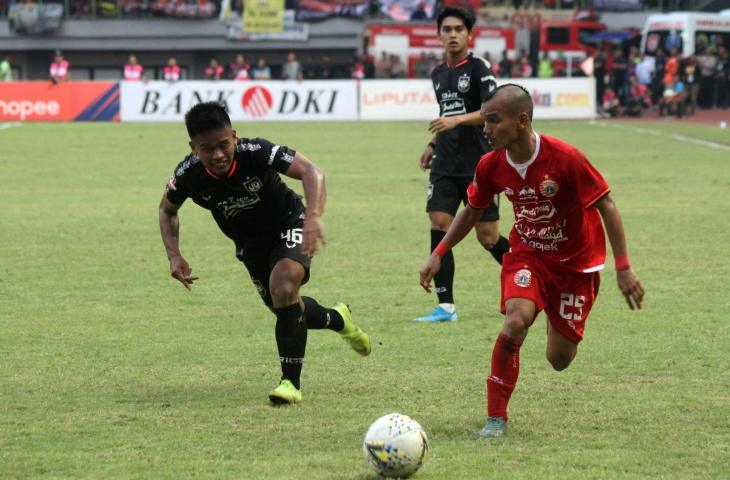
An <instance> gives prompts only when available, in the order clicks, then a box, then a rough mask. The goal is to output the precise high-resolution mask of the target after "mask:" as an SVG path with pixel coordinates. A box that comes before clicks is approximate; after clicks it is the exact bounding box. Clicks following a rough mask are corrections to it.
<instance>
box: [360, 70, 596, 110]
mask: <svg viewBox="0 0 730 480" xmlns="http://www.w3.org/2000/svg"><path fill="white" fill-rule="evenodd" d="M498 83H499V84H500V85H501V84H504V83H517V84H520V85H522V86H523V87H525V88H526V89H527V91H528V92H530V95H532V99H533V101H534V103H535V110H534V118H537V119H561V118H562V119H569V118H570V119H581V118H594V117H595V116H596V93H595V92H596V82H595V79H594V78H549V79H543V78H528V79H524V78H514V79H507V78H504V79H499V82H498ZM449 101H453V100H449ZM438 111H439V110H438V104H437V101H436V97H435V95H434V92H433V85H432V84H431V81H430V80H365V81H362V82H361V83H360V117H359V118H360V119H361V120H429V119H433V118H435V117H437V116H438Z"/></svg>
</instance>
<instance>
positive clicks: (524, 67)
mask: <svg viewBox="0 0 730 480" xmlns="http://www.w3.org/2000/svg"><path fill="white" fill-rule="evenodd" d="M512 75H513V76H515V77H520V78H530V77H532V65H530V59H529V58H527V54H525V55H522V57H520V61H519V63H518V64H517V65H516V68H513V69H512Z"/></svg>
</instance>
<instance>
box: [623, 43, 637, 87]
mask: <svg viewBox="0 0 730 480" xmlns="http://www.w3.org/2000/svg"><path fill="white" fill-rule="evenodd" d="M640 62H641V55H639V49H638V48H637V47H634V46H631V47H629V56H628V62H627V65H628V68H627V69H626V78H627V79H628V82H629V87H628V88H629V90H630V89H631V77H632V76H633V75H636V66H637V65H639V63H640Z"/></svg>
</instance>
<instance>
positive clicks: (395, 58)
mask: <svg viewBox="0 0 730 480" xmlns="http://www.w3.org/2000/svg"><path fill="white" fill-rule="evenodd" d="M390 62H391V67H390V78H406V76H407V72H406V66H405V65H404V64H403V62H402V61H401V59H400V56H399V55H391V56H390Z"/></svg>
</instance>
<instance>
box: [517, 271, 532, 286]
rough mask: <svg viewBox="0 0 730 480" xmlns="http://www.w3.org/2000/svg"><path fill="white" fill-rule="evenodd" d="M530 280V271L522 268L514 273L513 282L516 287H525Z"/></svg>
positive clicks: (528, 284)
mask: <svg viewBox="0 0 730 480" xmlns="http://www.w3.org/2000/svg"><path fill="white" fill-rule="evenodd" d="M531 281H532V272H531V271H529V270H527V269H525V268H523V269H522V270H518V271H517V273H515V278H514V282H515V285H517V286H518V287H523V288H527V287H529V286H530V282H531Z"/></svg>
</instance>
